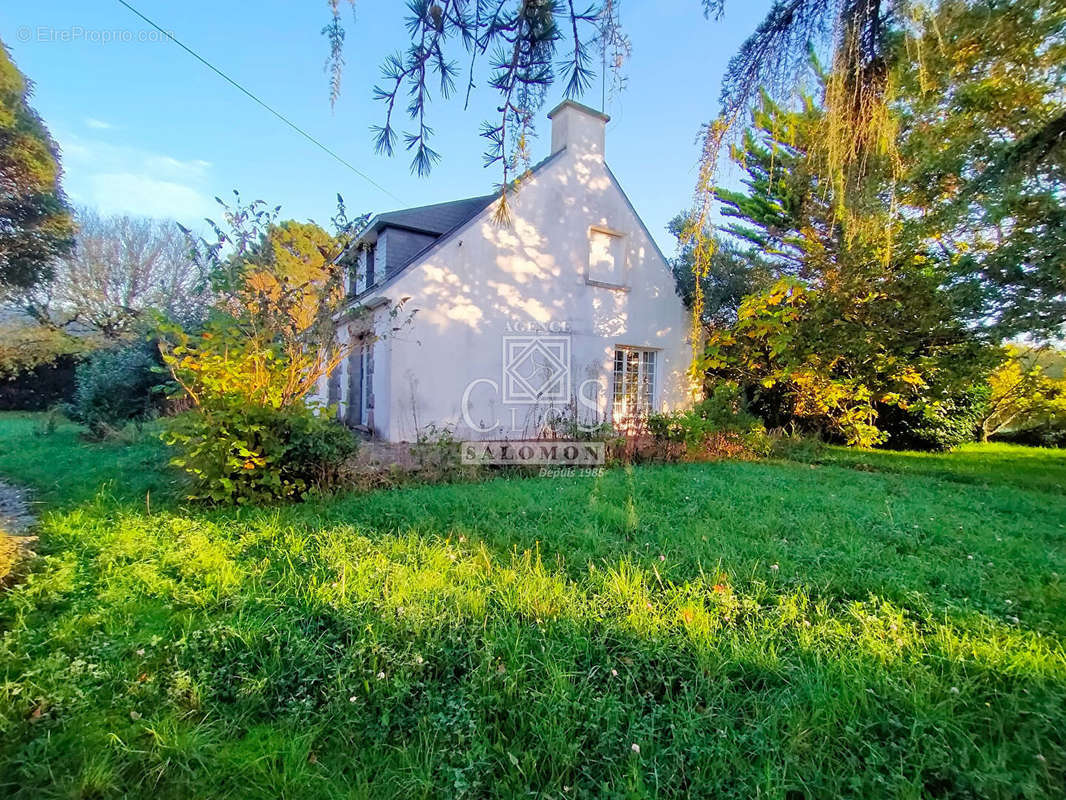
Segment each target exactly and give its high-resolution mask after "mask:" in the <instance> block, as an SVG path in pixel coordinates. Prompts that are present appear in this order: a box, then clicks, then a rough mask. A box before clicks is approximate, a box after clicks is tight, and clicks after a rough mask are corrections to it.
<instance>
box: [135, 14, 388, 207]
mask: <svg viewBox="0 0 1066 800" xmlns="http://www.w3.org/2000/svg"><path fill="white" fill-rule="evenodd" d="M118 2H119V5H123V6H125V7H126V8H127V9H129V10H130V11H132V12H133V13H134V14H136V15H137V16H138V17H140V18H141V19H143V20H144V21H145V22H147V23H148V24H149V25H151V26H152V27H153V28H155V29H156V30H157V31H159V32H160V33H161V34H163V35H164V36H166V37H167V38H168V39H170V41H172V42H174V44H176V45H177V46H178V47H180V48H181V49H182V50H184V51H185V52H186V53H188V54H189V55H190V56H192V57H193V58H195V59H196V60H197V61H199V62H200V63H201V64H203V65H204V66H205V67H207V68H208V69H209V70H211V71H212V72H214V73H215V74H216V75H218V76H219V77H220V78H222V79H223V80H224V81H226V82H227V83H229V84H231V85H232V86H233V87H234V88H236V89H238V90H239V91H241V92H242V93H243V94H245V95H247V96H248V97H249V98H251V99H252V100H253V101H254V102H256V103H258V104H259V105H261V106H262V107H263V108H265V109H266V110H267V111H269V112H270V113H271V114H273V115H274V116H275V117H277V118H278V119H280V120H281V121H282V122H284V123H285V124H286V125H288V126H289V127H290V128H292V129H293V130H294V131H296V132H297V133H298V134H300V135H301V136H302V137H304V138H305V139H307V141H309V142H311V143H312V144H314V145H315V146H316V147H318V148H319V149H321V150H323V151H324V152H325V153H327V154H328V155H330V156H331V157H333V158H334V159H335V160H337V161H338V162H340V163H341V164H343V165H344V166H346V167H347V168H348V169H350V170H351V171H352V172H354V173H355V174H356V175H358V176H359V177H360V178H362V179H363V180H365V181H366V182H367V183H369V184H370V185H371V186H374V187H376V188H377V189H380V190H381V191H383V192H384V193H385V194H387V195H388V196H389V197H391V198H392V199H393V200H395V201H396V202H398V203H403V202H404V201H403V200H401V199H400V198H399V197H397V196H396V195H394V194H393V193H392V192H390V191H389V190H388V189H386V188H385V187H384V186H382V185H381V184H380V183H378V182H377V181H375V180H374V179H373V178H371V177H370V176H369V175H367V174H366V173H365V172H362V171H360V170H358V169H356V168H355V167H354V166H352V165H351V164H349V163H348V162H347V161H345V160H344V159H343V158H341V157H340V156H339V155H337V154H336V153H335V152H333V151H332V150H330V149H329V148H328V147H326V145H324V144H322V142H320V141H318V139H316V138H315V137H314V136H312V135H311V134H309V133H308V132H307V131H305V130H304V129H303V128H301V127H300V126H299V125H297V124H296V123H295V122H291V121H290V120H289V119H288V118H287V117H286V116H285V115H284V114H282V113H281V112H280V111H276V110H275V109H274V108H272V107H271V106H269V105H267V104H266V103H265V102H263V101H262V100H260V99H259V98H258V97H256V96H255V95H254V94H252V93H251V92H250V91H248V90H247V89H245V88H244V87H243V86H241V85H240V84H239V83H237V81H235V80H233V78H231V77H230V76H229V75H227V74H226V73H225V72H223V71H222V70H220V69H219V68H218V67H216V66H215V65H214V64H212V63H211V62H210V61H208V60H207V59H206V58H204V57H203V56H201V55H200V54H199V53H197V52H195V51H194V50H192V49H191V48H190V47H188V46H187V45H185V44H184V43H183V42H180V41H178V39H176V38H175V37H174V35H173V34H172V33H170V32H169V31H165V30H163V29H162V28H161V27H159V26H158V25H157V24H156V23H154V22H152V20H150V19H148V17H146V16H145V15H144V14H142V13H141V12H140V11H138V10H137V9H136V8H134V7H133V6H131V5H130V4H129V3H127V2H126V0H118Z"/></svg>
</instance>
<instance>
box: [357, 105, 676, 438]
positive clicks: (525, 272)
mask: <svg viewBox="0 0 1066 800" xmlns="http://www.w3.org/2000/svg"><path fill="white" fill-rule="evenodd" d="M564 110H565V111H567V114H568V115H573V114H575V113H578V112H574V111H572V110H566V109H564ZM586 122H587V120H585V119H583V118H579V119H578V120H577V122H576V123H575V120H574V119H572V118H571V119H568V120H567V125H568V128H569V130H571V131H573V130H579V131H580V132H581V137H582V141H579V142H577V143H570V144H566V145H565V149H563V150H562V151H561V152H559V153H558V155H556V156H555V157H554V159H553V160H552V161H551V162H549V163H548V164H547V165H545V166H544V167H543V168H541V170H540V171H539V172H537V173H536V174H535V176H533V177H532V179H530V180H529V181H528V182H525V183H523V185H522V186H521V188H520V189H519V191H518V193H517V195H514V196H513V197H512V199H511V215H512V218H511V224H510V225H507V226H500V225H497V224H495V223H494V222H493V221H492V218H491V217H492V212H493V207H492V206H490V208H489V209H487V210H486V211H485V212H482V213H481V214H480V215H479V216H478V217H477V218H475V219H474V220H473V221H471V222H470V223H468V224H467V225H466V226H464V228H462V229H460V230H459V231H458V232H456V233H453V234H452V235H451V236H449V237H447V238H446V239H445V240H443V241H442V242H441V243H440V244H438V245H437V246H436V247H435V248H434V249H433V250H431V251H430V252H429V253H428V254H427V256H426V258H425V259H424V261H423V262H422V263H420V264H417V265H412V266H411V267H409V268H408V269H407V271H406V272H405V273H403V274H402V275H400V276H399V277H398V278H397V279H396V280H395V281H394V282H392V283H391V284H389V285H387V286H385V287H383V288H382V294H384V295H385V296H387V297H388V298H389V299H390V300H392V301H393V302H396V301H399V300H400V299H402V298H404V297H410V298H411V299H410V301H409V302H408V303H407V305H406V308H405V312H410V311H415V312H416V313H415V315H414V318H413V322H412V323H411V324H410V325H408V326H406V327H403V328H402V329H401V330H400V331H398V332H395V333H392V334H391V335H390V336H389V337H388V338H387V339H386V340H385V341H383V342H380V343H379V345H378V347H379V348H380V350H379V351H378V352H376V353H375V358H376V360H375V366H376V369H377V372H376V373H375V379H376V380H375V383H376V384H378V383H379V384H381V385H380V389H379V388H378V387H375V391H376V392H377V394H376V401H377V402H376V408H375V428H376V429H377V430H376V432H377V433H378V434H379V435H381V436H383V437H385V438H388V439H390V440H394V441H398V440H411V439H414V438H415V435H416V419H417V424H418V425H419V426H424V425H426V424H427V423H431V422H432V423H436V424H438V425H440V424H446V425H449V426H454V427H455V428H456V432H457V434H458V435H459V436H470V435H472V432H471V431H470V430H469V429H468V427H467V425H466V424H465V423H464V420H463V416H462V414H461V404H462V400H463V392H464V389H465V388H466V387H467V386H468V384H469V383H470V382H471V381H474V380H475V379H479V378H483V379H489V380H493V381H495V382H496V383H497V384H499V383H500V382H501V371H502V367H503V337H504V336H506V335H509V334H510V333H512V330H511V329H509V324H510V325H511V326H512V327H513V326H515V325H518V326H519V327H522V326H527V325H530V324H534V325H540V326H544V327H548V326H550V325H561V324H566V325H567V326H568V328H569V330H570V342H571V351H572V352H571V361H572V373H573V376H572V377H573V381H572V391H576V390H577V387H578V384H579V383H580V382H581V381H582V380H585V379H586V378H596V379H599V381H600V382H601V390H600V397H599V406H600V413H601V414H603V415H604V416H608V415H609V413H610V401H611V398H610V390H611V375H612V372H611V370H612V362H613V355H614V348H615V346H616V345H630V346H636V347H652V348H658V349H660V354H659V359H660V364H659V387H658V390H657V394H658V400H659V407H660V408H661V409H664V410H670V409H675V408H678V407H683V406H685V405H687V404H688V403H689V402H691V397H692V393H691V389H692V387H691V382H690V380H689V378H688V376H687V370H688V366H689V363H690V361H691V354H692V351H691V343H690V341H689V330H690V323H689V315H688V312H687V311H685V309H684V307H683V306H682V304H681V301H680V300H679V298H678V297H677V294H676V292H675V290H674V282H673V278H672V276H671V274H670V271H669V269H668V267H667V265H666V264H665V262H664V261H663V259H662V257H661V256H660V254H659V252H658V250H657V249H656V248H655V245H654V244H653V243H652V241H651V240H650V238H649V236H648V234H647V233H646V232H645V231H644V228H643V226H642V225H641V224H640V221H639V219H638V218H637V217H636V215H635V213H634V212H633V210H632V208H631V207H630V206H629V203H628V202H627V201H626V199H625V196H624V195H623V194H622V192H621V191H620V190H619V189H618V187H617V185H616V184H615V183H614V181H613V179H612V178H611V176H610V174H609V172H608V170H607V168H606V165H605V163H604V161H603V156H602V145H601V146H600V148H599V152H597V149H598V148H596V147H595V146H583V144H582V142H586V141H588V140H589V138H590V137H589V134H588V130H587V128H588V125H586V124H585V123H586ZM577 123H580V124H577ZM559 135H560V136H564V135H565V131H563V132H562V133H560V134H559ZM553 138H554V137H553ZM591 139H592V141H593V143H594V144H595V140H596V137H595V136H592V137H591ZM600 141H602V139H601V140H600ZM554 145H555V142H554V141H553V147H554ZM590 226H598V227H602V228H607V229H610V230H612V231H619V232H622V233H624V234H625V253H626V280H625V282H626V284H627V289H626V290H619V289H611V288H606V287H602V286H594V285H590V284H589V283H588V282H587V281H586V273H587V268H588V258H589V228H590ZM404 316H405V315H401V317H400V318H399V320H398V322H401V321H402V320H403V319H404ZM386 382H387V383H386ZM500 388H501V390H502V386H501V387H500ZM386 392H387V394H386ZM386 397H387V398H388V407H389V408H388V412H387V413H385V412H384V409H383V408H382V406H383V405H384V404H385V402H384V401H385V400H386ZM471 400H472V403H471V408H472V409H473V411H472V414H471V416H472V417H473V420H474V421H475V422H476V423H478V424H482V423H484V424H491V423H492V422H493V421H499V422H500V423H502V425H503V427H501V428H498V429H496V430H495V431H494V432H492V433H488V434H483V435H485V436H488V437H489V438H502V437H505V436H511V437H514V436H516V435H519V434H518V433H516V432H514V431H512V430H510V429H511V428H512V427H513V426H512V420H514V419H517V420H518V421H519V424H520V425H521V423H522V421H523V420H525V419H527V418H528V417H529V416H530V411H531V409H530V408H529V407H517V414H516V415H515V416H513V415H512V409H513V408H515V407H511V406H505V405H504V404H503V403H502V398H501V397H500V396H499V395H498V394H495V393H493V392H492V390H491V388H490V387H489V386H487V385H485V384H481V385H479V386H478V388H477V390H476V391H475V392H474V393H473V394H472V396H471ZM540 410H543V409H540ZM528 432H529V433H531V432H532V431H528Z"/></svg>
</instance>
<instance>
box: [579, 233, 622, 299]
mask: <svg viewBox="0 0 1066 800" xmlns="http://www.w3.org/2000/svg"><path fill="white" fill-rule="evenodd" d="M594 233H602V234H604V235H606V236H611V237H613V238H615V239H618V241H619V243H620V245H621V248H622V263H621V265H620V267H619V270H618V274H619V277H620V279H621V282H620V283H611V282H610V281H603V280H599V279H598V278H593V277H592V235H593V234H594ZM585 238H586V245H587V247H588V253H587V255H586V258H585V283H586V284H588V285H589V286H598V287H600V288H601V289H614V290H615V291H619V292H628V291H629V244H628V237H627V236H626V234H625V233H624V232H623V231H619V230H615V229H614V228H609V227H607V226H606V225H589V229H588V234H587V236H586V237H585Z"/></svg>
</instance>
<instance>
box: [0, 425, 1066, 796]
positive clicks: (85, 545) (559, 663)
mask: <svg viewBox="0 0 1066 800" xmlns="http://www.w3.org/2000/svg"><path fill="white" fill-rule="evenodd" d="M41 427H42V426H41V418H40V417H35V416H17V415H2V416H0V475H5V476H7V477H9V478H10V479H13V480H17V481H22V482H24V483H26V484H29V485H32V486H33V487H35V488H36V490H37V492H38V497H39V498H40V499H41V500H42V501H43V503H44V507H45V508H46V509H51V510H46V511H45V512H44V515H43V521H42V528H41V541H40V552H41V557H40V558H39V560H38V561H37V563H35V564H33V565H32V568H31V571H30V574H29V576H28V578H27V579H26V580H25V581H24V582H22V583H21V584H20V585H18V586H17V587H16V588H14V589H13V590H11V591H10V592H8V593H7V594H6V595H5V596H3V597H2V598H0V629H2V631H3V635H2V639H0V792H3V793H8V794H13V795H15V796H22V797H33V798H37V797H53V796H54V797H72V796H73V797H122V796H151V797H153V798H171V797H174V798H178V797H297V798H300V800H310V798H318V797H330V798H332V797H338V798H339V797H405V798H406V797H458V796H471V797H482V796H501V797H517V796H542V797H559V798H570V797H666V796H676V797H680V796H686V797H687V796H695V797H698V796H706V797H716V798H717V797H724V798H754V797H765V798H781V800H799V799H800V798H823V797H840V796H849V797H863V798H868V797H913V798H918V797H950V798H973V797H993V798H996V797H1002V798H1015V797H1019V798H1022V797H1024V798H1043V797H1048V798H1051V797H1061V796H1062V795H1063V790H1064V786H1066V652H1064V648H1063V640H1064V637H1066V586H1064V584H1063V581H1062V579H1061V576H1062V575H1063V574H1064V572H1066V497H1064V496H1063V491H1062V487H1063V485H1064V484H1066V456H1064V454H1062V453H1059V452H1054V451H1041V450H1026V449H1022V448H1012V447H1003V446H995V447H977V448H967V449H965V450H964V451H962V452H960V453H958V454H951V455H948V456H935V457H920V456H916V455H914V454H889V453H877V454H869V453H861V454H856V453H849V452H840V451H832V452H831V453H830V454H829V455H828V456H826V457H824V458H823V459H822V460H823V461H824V462H827V463H822V464H815V465H809V464H765V463H756V464H747V463H719V464H706V465H682V466H648V467H639V468H634V469H617V470H610V471H608V472H607V474H606V475H604V476H603V477H600V478H596V479H589V478H559V479H526V480H505V479H500V480H494V481H490V482H486V483H481V484H466V485H446V486H424V487H418V486H415V487H408V488H403V489H397V490H393V491H387V492H386V491H383V492H378V493H372V494H365V495H351V496H342V497H337V498H331V499H322V500H317V501H314V502H309V503H305V504H303V505H300V506H289V507H284V508H278V509H242V510H240V511H235V510H234V511H205V510H200V509H191V508H184V507H182V506H181V504H180V503H178V502H177V501H176V500H175V499H174V487H173V483H172V477H171V476H170V475H169V473H166V472H164V471H161V470H160V468H159V466H158V465H159V464H161V463H162V462H163V460H164V459H165V454H164V453H163V452H162V450H161V449H160V446H159V445H158V444H156V443H155V442H154V441H152V440H151V439H145V440H144V441H141V442H138V443H137V444H134V445H112V444H104V445H86V444H83V443H81V442H80V441H79V439H78V437H77V432H76V430H75V429H73V428H72V427H71V426H61V427H60V428H58V429H57V430H56V431H55V432H53V433H50V434H45V433H42V432H41ZM829 461H832V462H834V463H832V464H830V463H828V462H829ZM149 498H150V509H149V502H147V501H149ZM633 745H637V746H638V747H639V752H636V751H635V750H634V748H633Z"/></svg>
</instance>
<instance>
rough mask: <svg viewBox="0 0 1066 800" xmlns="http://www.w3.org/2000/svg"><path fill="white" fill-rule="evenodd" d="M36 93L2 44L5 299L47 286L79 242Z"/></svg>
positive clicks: (0, 256) (0, 269) (0, 290)
mask: <svg viewBox="0 0 1066 800" xmlns="http://www.w3.org/2000/svg"><path fill="white" fill-rule="evenodd" d="M30 89H31V84H30V82H29V81H28V80H27V79H26V77H25V76H24V75H23V74H22V73H21V72H19V70H18V68H17V67H16V66H15V64H14V62H13V61H12V60H11V54H10V53H9V52H8V50H7V48H6V47H5V46H4V44H3V43H2V42H0V295H10V294H12V293H18V292H21V291H23V290H26V289H29V288H32V287H34V286H37V285H39V284H41V283H43V282H47V281H48V280H49V279H50V278H51V276H52V273H53V269H54V266H55V262H56V260H57V259H58V258H60V257H61V256H63V255H65V254H66V253H67V252H69V250H70V248H71V245H72V243H73V234H74V224H73V220H72V217H71V212H70V208H69V207H68V205H67V201H66V197H65V196H64V194H63V191H62V189H61V187H60V178H61V175H62V171H61V169H60V166H59V148H58V146H57V145H56V143H55V141H53V139H52V137H51V135H50V134H49V133H48V129H47V128H46V127H45V125H44V123H43V122H42V121H41V118H40V116H38V114H37V112H36V111H34V110H33V108H31V107H30V105H29V97H30Z"/></svg>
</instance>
